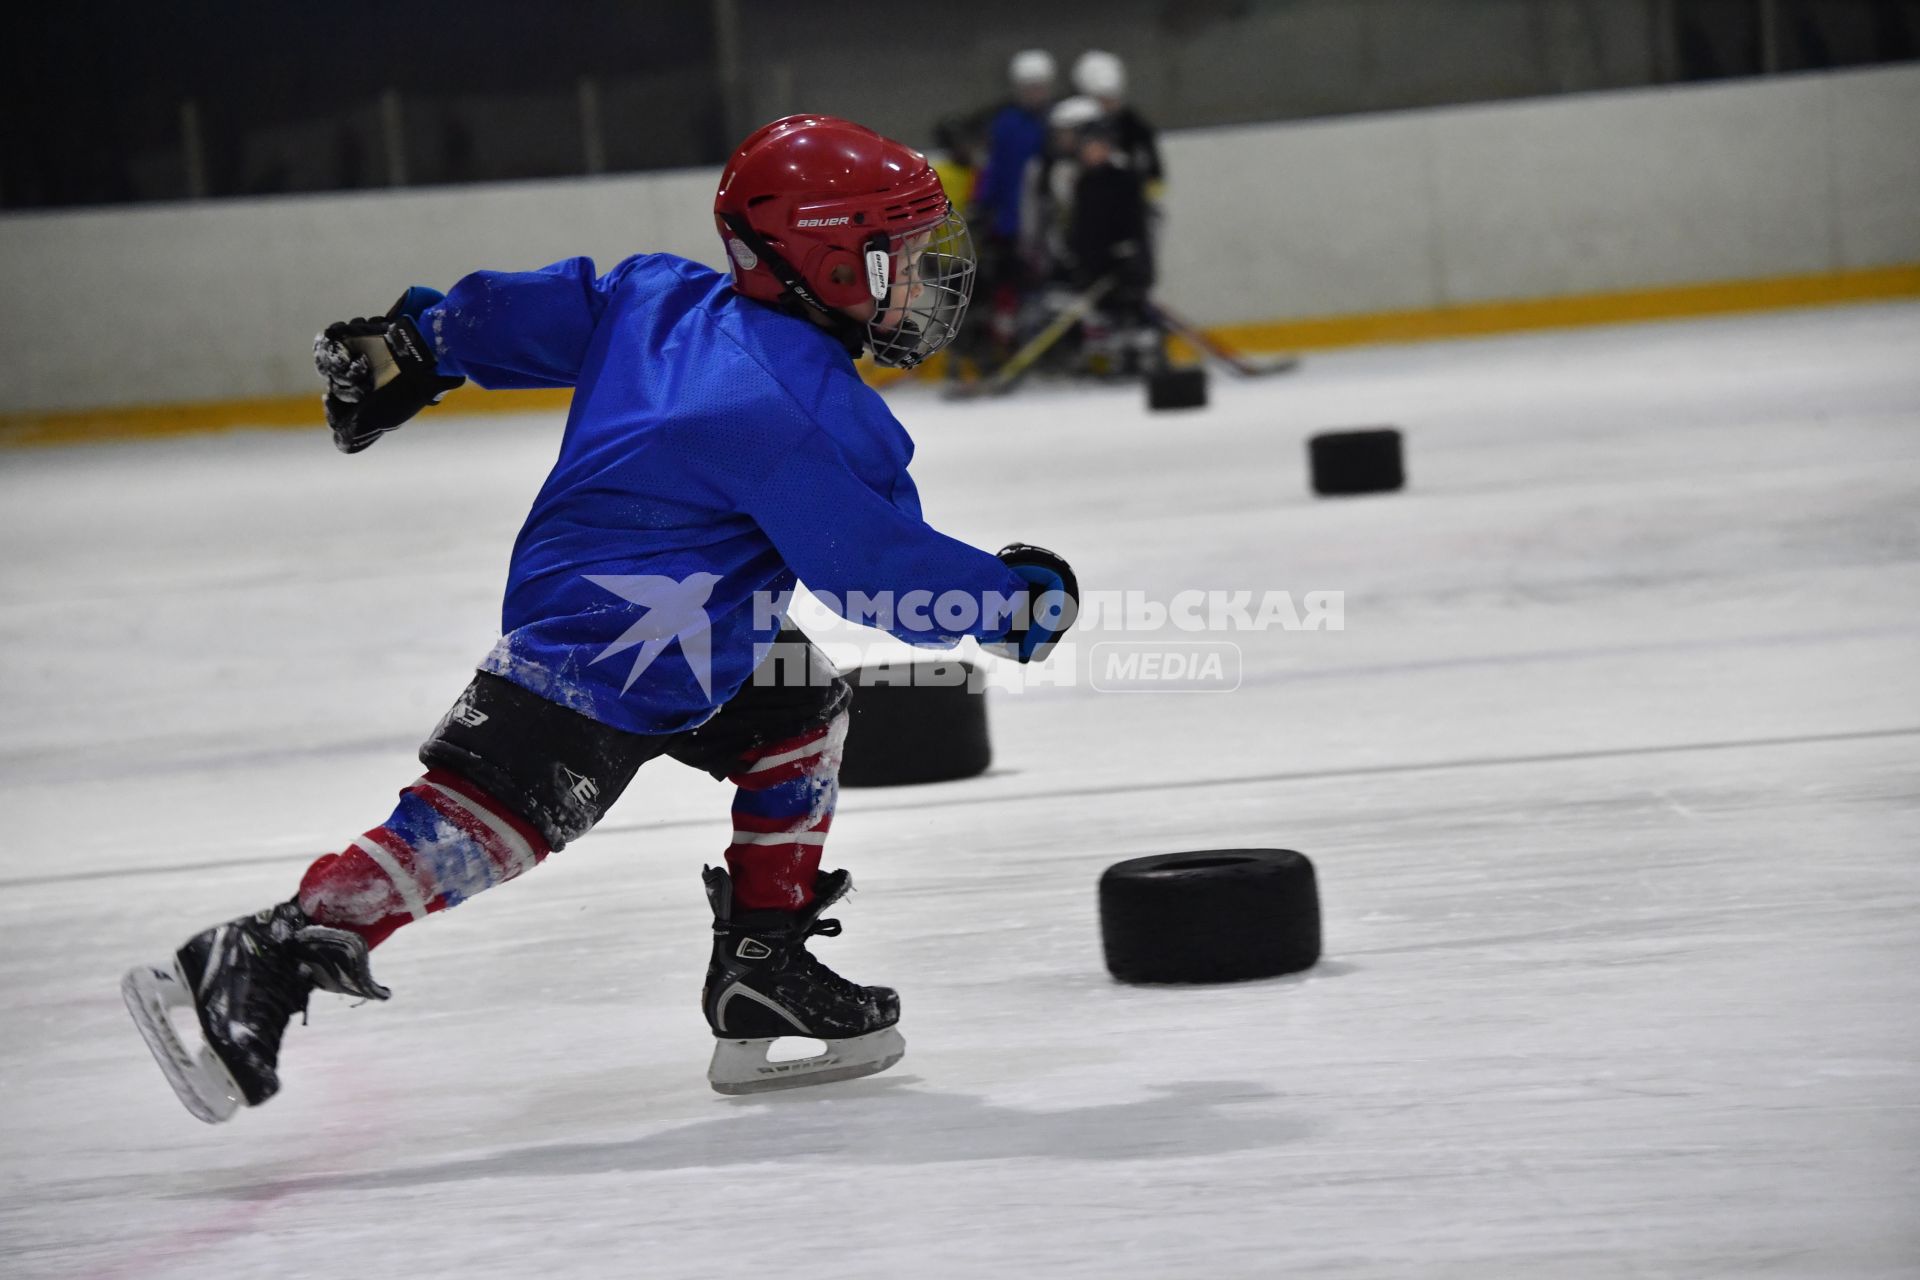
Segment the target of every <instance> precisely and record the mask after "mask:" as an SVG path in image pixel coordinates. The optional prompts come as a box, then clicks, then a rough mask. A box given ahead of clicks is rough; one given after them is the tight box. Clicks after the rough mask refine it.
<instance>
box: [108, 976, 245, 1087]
mask: <svg viewBox="0 0 1920 1280" xmlns="http://www.w3.org/2000/svg"><path fill="white" fill-rule="evenodd" d="M120 997H121V999H123V1000H125V1001H126V1002H127V1012H128V1013H130V1014H132V1015H133V1025H134V1026H136V1027H138V1028H139V1029H140V1038H141V1039H143V1040H145V1041H146V1042H147V1048H148V1049H149V1050H150V1051H152V1053H153V1060H154V1061H155V1062H156V1063H158V1064H159V1066H160V1072H161V1074H162V1075H164V1076H166V1078H167V1083H168V1084H170V1085H172V1086H173V1091H174V1093H176V1094H178V1095H179V1098H180V1103H181V1105H182V1106H184V1107H186V1109H187V1110H188V1111H190V1112H192V1113H193V1116H194V1118H195V1119H196V1120H204V1121H206V1122H207V1123H208V1124H219V1123H220V1122H221V1121H223V1120H228V1119H231V1118H232V1117H233V1113H234V1112H236V1111H238V1110H239V1109H240V1103H241V1094H240V1086H239V1085H237V1084H235V1083H234V1080H233V1074H232V1073H231V1072H229V1071H228V1070H227V1068H226V1064H225V1063H223V1062H221V1061H220V1059H219V1058H218V1057H216V1056H215V1055H214V1052H213V1050H212V1049H210V1048H208V1047H207V1046H205V1045H202V1046H201V1047H200V1052H199V1053H198V1054H195V1053H194V1052H193V1051H192V1050H191V1049H189V1048H187V1046H186V1044H185V1042H184V1041H182V1040H181V1039H180V1033H179V1032H178V1031H176V1030H174V1026H173V1019H172V1017H171V1016H170V1015H169V1013H168V1011H169V1010H171V1009H181V1008H185V1009H192V1008H193V994H192V991H191V989H190V988H189V987H188V986H187V983H186V980H185V979H183V978H182V977H181V976H180V970H179V968H178V967H177V966H176V967H174V968H170V969H161V968H157V967H155V966H152V965H137V966H135V967H134V968H132V969H129V970H127V976H126V977H124V978H122V979H121V980H120ZM195 1023H196V1027H197V1025H198V1019H197V1018H196V1019H195Z"/></svg>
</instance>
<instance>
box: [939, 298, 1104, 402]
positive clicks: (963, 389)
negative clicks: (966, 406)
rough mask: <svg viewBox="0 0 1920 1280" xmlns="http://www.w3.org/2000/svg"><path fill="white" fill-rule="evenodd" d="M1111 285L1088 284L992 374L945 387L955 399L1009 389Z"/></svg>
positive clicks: (998, 393) (1088, 311)
mask: <svg viewBox="0 0 1920 1280" xmlns="http://www.w3.org/2000/svg"><path fill="white" fill-rule="evenodd" d="M1112 287H1113V277H1112V276H1101V277H1100V278H1099V279H1098V280H1096V281H1094V282H1093V283H1092V284H1091V285H1089V286H1088V287H1087V289H1086V291H1085V292H1083V293H1081V294H1080V295H1079V296H1078V297H1076V298H1075V299H1074V300H1073V301H1072V302H1070V303H1068V304H1067V305H1066V306H1065V307H1063V308H1061V310H1060V314H1059V315H1057V316H1055V317H1054V318H1053V319H1052V320H1050V321H1048V322H1047V326H1046V328H1044V329H1042V330H1040V332H1038V333H1036V334H1034V335H1033V337H1031V338H1029V339H1027V343H1026V345H1025V346H1023V347H1021V348H1020V349H1019V350H1018V351H1016V352H1014V353H1013V354H1012V355H1010V356H1008V357H1007V362H1006V363H1005V364H1003V365H1001V366H1000V367H999V368H998V369H995V370H994V371H993V375H992V376H991V377H988V378H983V379H981V380H980V381H979V382H975V383H971V384H968V385H964V386H956V387H951V388H949V389H948V391H949V394H950V395H951V396H953V397H954V398H955V399H972V398H973V397H975V396H1003V395H1005V394H1007V392H1009V391H1011V390H1013V388H1014V384H1015V383H1017V382H1019V381H1020V379H1021V378H1023V377H1025V376H1026V373H1027V370H1029V369H1031V368H1033V366H1034V363H1035V362H1036V361H1038V360H1039V359H1040V357H1041V356H1043V355H1045V354H1047V352H1048V351H1051V350H1052V349H1053V346H1054V344H1055V343H1057V342H1059V341H1060V339H1062V338H1064V337H1066V335H1067V331H1068V330H1070V329H1072V328H1073V326H1075V325H1076V324H1079V323H1080V322H1081V321H1082V320H1084V319H1086V318H1087V315H1088V313H1090V312H1091V311H1092V310H1093V309H1094V307H1095V306H1097V305H1098V304H1099V302H1100V299H1101V298H1103V297H1105V296H1106V292H1107V290H1108V289H1111V288H1112Z"/></svg>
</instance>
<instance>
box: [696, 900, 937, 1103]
mask: <svg viewBox="0 0 1920 1280" xmlns="http://www.w3.org/2000/svg"><path fill="white" fill-rule="evenodd" d="M705 878H706V882H707V900H708V901H709V902H711V903H712V904H713V961H712V963H711V964H709V965H708V966H707V985H706V988H705V990H703V991H702V992H701V997H700V1003H701V1008H702V1009H703V1010H704V1011H705V1013H706V1015H707V1025H709V1026H711V1027H712V1028H713V1034H714V1035H715V1036H716V1037H717V1038H718V1043H716V1044H715V1045H714V1047H713V1063H712V1065H711V1066H709V1067H708V1068H707V1079H708V1081H709V1082H711V1083H712V1085H713V1087H714V1089H715V1090H717V1091H718V1092H720V1093H760V1092H762V1091H763V1090H768V1089H792V1088H797V1087H799V1086H801V1085H809V1084H825V1083H827V1082H829V1081H832V1080H853V1079H857V1078H859V1077H860V1076H870V1075H873V1074H874V1073H875V1072H879V1071H885V1070H886V1069H887V1068H888V1067H890V1066H892V1065H893V1064H894V1063H896V1062H898V1061H900V1058H901V1055H903V1054H904V1053H906V1051H907V1042H906V1041H905V1040H902V1039H901V1038H900V1032H899V1031H898V1030H896V1029H895V1027H894V1024H895V1023H896V1022H898V1021H899V1020H900V997H899V996H898V995H896V994H895V993H894V992H893V991H892V990H890V989H889V988H887V987H863V986H860V985H858V984H857V983H852V982H848V981H847V980H846V979H845V978H843V977H841V976H840V975H839V974H837V973H835V972H834V971H833V970H831V969H829V968H827V966H826V965H824V964H821V963H820V961H819V960H818V959H816V958H815V957H814V956H813V955H812V954H811V953H810V952H809V951H808V950H807V939H808V938H810V937H812V936H814V935H815V934H819V935H821V936H822V937H828V938H831V937H833V936H834V935H835V934H837V933H839V932H840V922H839V921H838V920H822V919H821V918H820V913H821V912H822V911H825V910H826V909H827V908H828V907H830V906H832V905H833V904H834V903H835V902H837V901H839V900H840V899H841V898H842V897H845V896H846V893H847V891H848V890H849V889H851V888H853V877H851V876H849V875H848V874H847V873H846V872H844V871H824V872H821V873H820V876H819V878H818V879H817V880H816V881H815V882H814V900H813V905H812V906H810V907H807V908H805V909H803V910H800V911H735V910H734V909H733V881H732V880H731V879H729V878H728V876H727V873H726V872H724V871H721V870H719V869H718V868H714V867H709V868H707V870H706V872H705ZM781 1036H806V1037H809V1038H811V1039H815V1040H824V1041H825V1042H826V1051H825V1052H824V1053H817V1054H815V1055H813V1056H812V1057H810V1058H796V1059H793V1060H791V1061H786V1062H772V1061H769V1060H768V1058H767V1050H768V1049H769V1048H771V1047H772V1045H773V1042H774V1041H775V1040H777V1039H779V1038H780V1037H781Z"/></svg>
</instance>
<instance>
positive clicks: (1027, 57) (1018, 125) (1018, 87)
mask: <svg viewBox="0 0 1920 1280" xmlns="http://www.w3.org/2000/svg"><path fill="white" fill-rule="evenodd" d="M1054 75H1055V71H1054V62H1053V55H1052V54H1050V53H1048V52H1047V51H1046V50H1045V49H1022V50H1021V51H1020V52H1019V53H1016V54H1014V55H1013V58H1012V60H1011V61H1009V62H1008V64H1007V79H1008V81H1009V83H1010V84H1011V86H1012V89H1013V99H1012V101H1010V102H1007V103H1005V104H1004V105H1003V106H1001V107H1000V109H999V110H998V111H996V112H994V114H993V118H992V122H991V123H990V124H989V125H988V128H987V150H986V159H985V162H984V164H983V166H982V168H981V170H980V172H979V174H978V176H977V177H976V179H975V182H974V191H973V200H974V203H973V207H972V209H971V210H970V211H969V213H970V216H971V217H972V220H973V223H974V225H975V228H976V230H977V232H978V234H979V236H980V294H981V296H982V297H983V298H984V299H985V309H986V311H987V314H986V315H984V316H980V317H978V318H977V320H976V323H975V325H974V326H973V328H972V330H971V331H970V333H969V334H968V335H967V338H966V340H965V341H964V342H963V344H962V346H961V348H960V349H959V350H958V351H956V353H955V355H956V356H957V355H959V354H960V353H961V352H964V353H965V354H966V355H968V356H970V357H972V358H973V360H974V361H975V363H976V364H987V363H992V362H993V360H994V359H995V358H996V357H1004V356H1005V354H1006V352H1007V351H1008V350H1009V349H1011V347H1012V345H1013V341H1014V338H1015V336H1016V334H1017V331H1018V324H1019V315H1020V307H1021V304H1022V302H1023V301H1024V300H1025V298H1026V295H1027V293H1028V291H1029V290H1030V289H1031V288H1032V286H1033V284H1034V283H1035V280H1034V277H1033V273H1032V271H1031V264H1029V263H1028V262H1027V261H1026V260H1025V259H1024V258H1023V257H1022V256H1021V254H1020V230H1021V200H1022V197H1023V196H1024V194H1025V191H1026V183H1027V167H1028V165H1029V164H1030V163H1031V162H1032V161H1033V159H1034V157H1036V156H1038V155H1040V154H1041V152H1042V151H1043V150H1044V149H1045V147H1046V141H1047V113H1048V111H1049V110H1050V109H1051V107H1052V104H1053V88H1054ZM979 321H984V322H985V323H979ZM959 372H960V370H959V368H958V364H957V360H956V362H955V364H953V365H950V366H949V373H950V374H953V375H956V376H957V375H958V373H959Z"/></svg>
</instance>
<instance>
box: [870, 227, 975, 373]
mask: <svg viewBox="0 0 1920 1280" xmlns="http://www.w3.org/2000/svg"><path fill="white" fill-rule="evenodd" d="M876 239H877V238H876ZM883 263H884V266H883V265H882V264H883ZM866 266H867V281H868V291H869V292H870V293H872V294H873V296H874V316H873V319H871V320H869V321H868V322H867V350H868V351H870V352H872V354H873V361H874V363H875V364H879V365H885V366H887V367H889V368H896V369H911V368H913V367H914V366H915V365H917V364H919V363H920V362H921V361H922V360H925V359H926V358H927V357H928V356H930V355H932V354H933V353H934V352H936V351H938V350H940V348H942V347H944V346H946V345H947V344H948V343H949V342H952V341H953V339H954V337H955V335H957V334H958V333H959V332H960V322H961V321H962V320H964V319H965V318H966V314H967V302H968V300H969V299H970V298H972V296H973V276H974V271H975V268H976V267H977V266H978V259H976V258H975V256H974V252H973V239H972V237H971V236H969V235H968V234H967V223H966V220H965V219H964V218H962V217H961V216H960V215H959V214H957V213H955V212H953V211H952V209H951V207H949V209H948V211H947V215H946V217H944V218H942V219H941V220H940V221H939V222H936V223H934V224H933V225H932V226H927V227H921V228H919V229H918V230H914V231H908V232H902V233H896V234H894V235H892V236H890V237H888V244H887V247H886V249H885V250H884V251H882V250H880V249H878V247H877V246H876V247H875V248H874V249H872V250H869V252H868V254H867V263H866ZM882 276H884V278H882Z"/></svg>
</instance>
